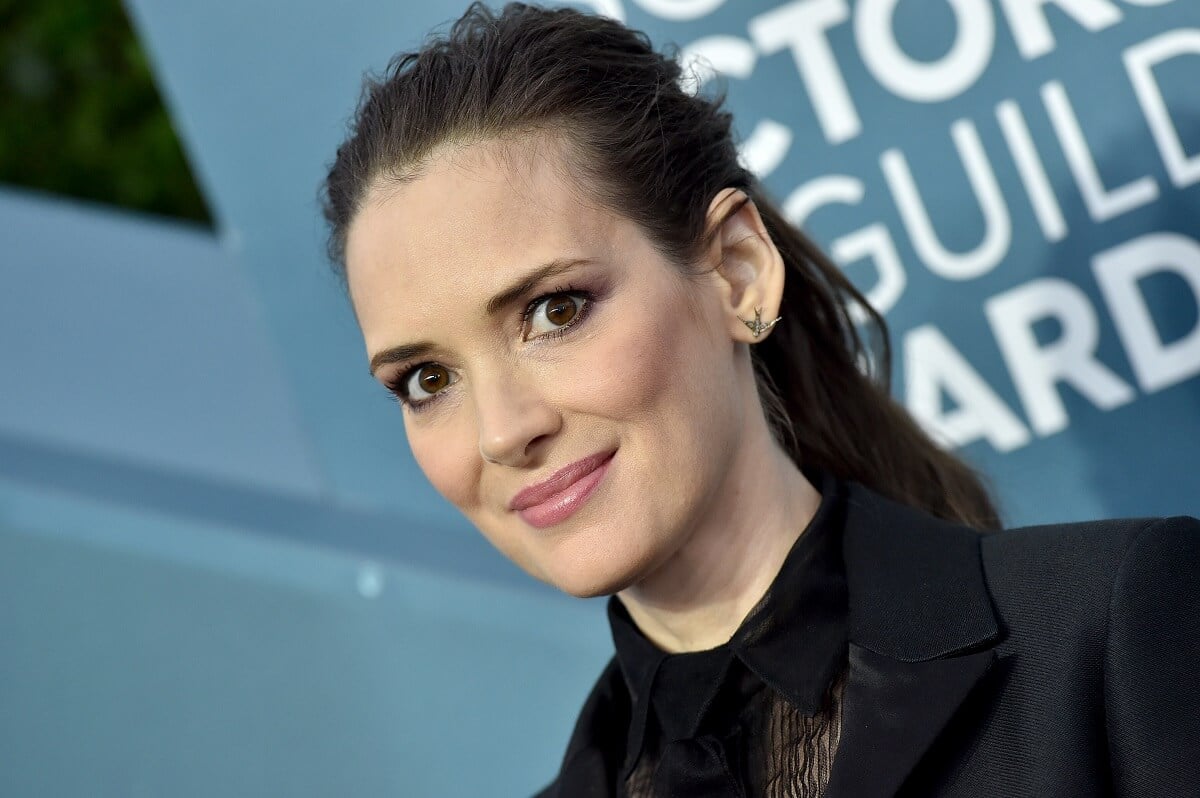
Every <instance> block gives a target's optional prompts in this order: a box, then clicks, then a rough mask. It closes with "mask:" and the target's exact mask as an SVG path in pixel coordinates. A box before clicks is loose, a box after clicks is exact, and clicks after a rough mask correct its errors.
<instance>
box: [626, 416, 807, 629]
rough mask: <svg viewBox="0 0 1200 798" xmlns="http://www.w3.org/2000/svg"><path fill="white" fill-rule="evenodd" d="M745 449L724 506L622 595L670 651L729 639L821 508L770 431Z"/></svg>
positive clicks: (643, 626)
mask: <svg viewBox="0 0 1200 798" xmlns="http://www.w3.org/2000/svg"><path fill="white" fill-rule="evenodd" d="M764 432H765V430H764ZM740 448H741V452H740V453H739V455H738V456H737V458H736V459H735V461H734V463H732V464H731V465H732V467H731V468H730V471H729V479H728V484H726V485H725V486H724V488H723V490H721V491H720V493H719V495H720V496H721V497H722V499H723V500H722V501H717V502H714V504H713V505H711V506H709V507H707V508H705V512H704V517H703V518H702V519H700V520H699V521H698V522H697V525H696V528H695V530H694V532H693V533H692V534H691V535H690V536H689V537H688V539H687V542H686V543H685V544H684V545H683V546H682V548H680V549H679V550H678V551H677V552H675V553H674V554H673V555H672V556H671V557H670V559H668V560H667V561H666V562H664V563H663V564H662V565H661V566H659V567H658V568H657V569H655V571H653V572H652V573H651V574H650V575H649V576H648V577H647V578H645V579H643V580H642V581H641V582H638V583H637V584H636V585H632V586H630V587H628V588H626V589H625V590H623V591H621V592H620V593H619V594H618V595H619V596H620V598H621V601H622V603H623V604H624V605H625V608H626V609H627V610H628V611H629V615H630V617H631V618H633V620H634V622H635V623H636V624H637V625H638V628H639V629H641V630H642V633H643V634H645V635H646V636H647V637H648V638H650V640H652V641H653V642H654V643H655V645H657V646H659V648H662V649H663V650H665V651H670V652H682V651H701V650H704V649H708V648H713V647H715V646H719V645H721V644H722V643H724V642H726V641H728V640H729V639H730V638H731V637H732V636H733V633H734V632H735V631H736V630H737V628H738V626H739V625H740V624H741V622H742V620H743V619H744V618H745V617H746V615H748V614H749V612H750V610H751V609H753V608H754V605H755V604H757V603H758V601H759V599H761V598H762V596H763V595H764V594H765V593H766V591H767V588H768V587H770V585H771V582H772V580H774V578H775V576H776V574H778V573H779V569H780V567H781V566H782V565H783V561H784V559H785V558H786V557H787V553H788V551H789V550H791V548H792V546H793V544H795V542H796V539H797V538H799V536H800V535H801V533H802V532H803V531H804V529H805V527H807V526H808V523H809V521H811V520H812V517H813V516H814V515H815V514H816V511H817V507H818V505H819V504H820V501H821V496H820V494H819V493H818V492H817V490H816V489H815V488H814V487H813V486H812V485H811V484H810V483H809V481H808V480H807V479H806V478H805V477H804V475H803V474H802V473H801V472H800V469H799V468H797V467H796V465H795V463H793V462H792V460H791V459H790V458H789V457H788V456H787V454H786V453H784V452H783V450H782V449H780V448H779V446H777V445H776V444H775V442H774V441H773V440H771V439H770V435H769V433H766V441H765V442H762V445H760V446H753V445H751V446H744V447H740ZM755 450H757V452H756V451H755ZM757 455H764V456H757ZM739 460H741V462H739Z"/></svg>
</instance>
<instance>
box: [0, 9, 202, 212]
mask: <svg viewBox="0 0 1200 798" xmlns="http://www.w3.org/2000/svg"><path fill="white" fill-rule="evenodd" d="M0 97H3V100H2V101H0V182H6V183H16V184H19V185H23V186H29V187H33V188H38V189H42V190H45V191H51V192H56V193H60V194H69V195H72V196H75V197H82V198H85V199H90V200H98V201H101V202H108V203H113V204H116V205H122V206H125V207H128V208H136V209H138V210H143V211H150V212H152V213H159V214H166V215H170V216H180V217H184V218H187V219H195V220H199V221H203V222H208V221H209V214H208V210H207V208H206V207H205V204H204V200H203V198H202V197H201V196H200V193H199V191H198V190H197V188H196V184H195V182H194V181H193V179H192V175H191V172H190V171H189V169H188V164H187V161H186V160H185V158H184V156H183V152H182V151H181V148H180V145H179V140H178V139H177V138H176V136H175V131H174V130H173V129H172V127H171V120H170V118H169V117H168V116H167V112H166V109H165V108H164V107H163V104H162V101H161V99H160V98H159V95H158V92H157V90H156V88H155V86H154V82H153V78H152V75H151V72H150V67H149V64H148V63H147V60H146V56H145V53H144V52H143V51H142V48H141V46H140V44H139V43H138V41H137V38H136V37H135V36H134V33H133V29H132V28H131V26H130V24H129V20H128V19H127V18H126V16H125V12H124V10H123V9H122V8H121V4H120V2H119V0H0Z"/></svg>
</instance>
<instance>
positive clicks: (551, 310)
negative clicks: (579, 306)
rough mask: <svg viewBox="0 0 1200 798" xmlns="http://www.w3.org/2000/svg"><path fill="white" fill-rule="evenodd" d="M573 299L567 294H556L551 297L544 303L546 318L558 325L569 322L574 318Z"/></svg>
mask: <svg viewBox="0 0 1200 798" xmlns="http://www.w3.org/2000/svg"><path fill="white" fill-rule="evenodd" d="M576 312H577V311H576V308H575V300H574V299H572V298H571V297H569V296H565V295H562V294H560V295H558V296H555V297H551V298H550V299H549V301H548V302H547V303H546V319H547V321H549V322H550V323H551V324H556V325H558V326H559V327H561V326H563V325H564V324H569V323H570V321H571V319H573V318H575V313H576Z"/></svg>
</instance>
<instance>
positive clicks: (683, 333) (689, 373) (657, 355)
mask: <svg viewBox="0 0 1200 798" xmlns="http://www.w3.org/2000/svg"><path fill="white" fill-rule="evenodd" d="M660 307H668V308H670V307H674V308H676V309H677V310H676V311H667V312H663V311H661V310H660V309H659V308H658V307H654V306H652V307H651V308H649V309H647V308H641V309H639V310H638V311H637V312H632V313H624V314H622V315H623V316H624V317H625V318H634V319H638V321H637V322H636V323H628V322H621V323H619V324H617V325H611V326H608V327H606V329H605V334H604V335H603V336H602V337H601V338H600V339H598V340H597V341H596V342H595V343H594V345H593V346H592V347H590V349H591V351H589V352H588V355H587V357H586V358H585V359H584V360H585V362H583V363H581V364H579V366H578V367H577V368H576V369H575V372H576V374H575V375H574V377H573V379H572V380H571V381H570V384H571V392H572V394H573V395H574V396H575V397H578V398H580V399H582V400H583V401H584V402H586V404H587V406H588V409H590V410H592V411H593V412H595V413H596V414H597V415H601V416H606V417H608V418H611V419H617V420H622V421H629V422H636V421H648V422H651V423H653V424H655V425H658V428H659V432H661V433H663V434H666V433H668V432H669V431H673V434H684V429H683V428H687V427H699V428H704V427H706V426H707V425H709V424H710V423H711V422H712V415H713V414H714V413H715V412H716V408H715V405H716V403H717V401H718V395H719V394H720V392H721V390H722V382H723V378H722V377H720V376H719V374H720V373H721V368H722V366H721V358H720V355H721V349H720V347H721V346H722V345H723V342H721V341H715V340H713V339H712V336H709V335H706V334H705V333H706V328H705V327H704V326H703V324H702V323H701V322H699V321H698V320H697V319H695V318H694V317H693V316H691V315H690V314H688V312H687V311H686V310H684V309H683V308H682V307H680V303H679V301H675V302H673V303H666V302H664V303H663V305H662V306H660ZM724 343H727V342H724ZM581 409H582V408H581Z"/></svg>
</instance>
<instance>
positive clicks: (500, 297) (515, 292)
mask: <svg viewBox="0 0 1200 798" xmlns="http://www.w3.org/2000/svg"><path fill="white" fill-rule="evenodd" d="M591 262H592V259H591V258H556V259H555V260H552V261H549V262H548V263H543V264H542V265H541V266H538V267H536V268H534V269H531V270H530V271H528V272H526V273H525V274H523V275H522V276H521V277H519V278H517V279H516V280H514V281H513V282H512V283H511V284H510V285H509V286H508V287H507V288H505V289H503V290H501V291H499V292H498V293H496V294H495V295H494V296H493V297H492V298H491V299H489V300H488V301H487V305H485V306H484V307H485V310H486V312H487V315H489V316H495V315H496V314H498V313H499V312H500V311H501V310H503V309H504V308H506V307H508V306H509V305H511V304H513V303H514V302H516V301H517V300H518V299H520V298H521V297H523V296H524V295H525V294H527V293H529V292H530V291H532V290H533V289H534V288H535V287H536V286H537V285H538V283H540V282H542V281H543V280H548V279H549V278H551V277H557V276H558V275H560V274H563V273H564V272H568V271H570V270H571V269H574V268H575V267H576V266H581V265H583V264H586V263H591ZM433 349H434V345H433V344H431V343H429V342H427V341H422V342H420V343H415V344H400V345H399V346H393V347H389V348H388V349H384V350H382V351H379V352H376V353H375V354H374V355H372V356H371V374H374V373H375V372H376V371H378V370H379V367H380V366H386V365H388V364H390V363H400V362H402V361H405V360H412V359H414V358H417V357H420V356H422V355H424V354H426V353H428V352H430V351H432V350H433Z"/></svg>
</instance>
